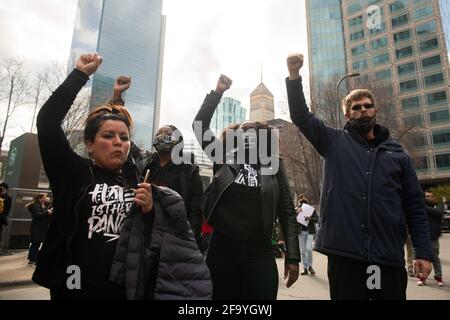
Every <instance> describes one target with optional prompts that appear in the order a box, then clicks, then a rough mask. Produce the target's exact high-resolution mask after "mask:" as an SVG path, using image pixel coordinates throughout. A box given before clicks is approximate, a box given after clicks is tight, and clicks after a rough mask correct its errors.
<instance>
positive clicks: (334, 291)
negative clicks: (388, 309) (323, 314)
mask: <svg viewBox="0 0 450 320" xmlns="http://www.w3.org/2000/svg"><path fill="white" fill-rule="evenodd" d="M373 265H374V264H373V263H368V262H363V261H358V260H355V259H350V258H345V257H341V256H335V255H329V256H328V280H329V284H330V297H331V300H406V285H407V281H408V279H407V278H408V276H407V273H406V270H405V268H404V267H389V266H382V265H377V266H378V267H379V270H380V274H379V275H380V277H379V280H380V281H379V289H377V288H374V289H369V286H370V285H369V286H368V282H369V283H370V284H372V285H373V284H374V283H375V282H374V281H372V280H373V279H374V275H375V272H374V271H373V270H370V269H369V270H368V268H369V266H373ZM368 280H369V281H368Z"/></svg>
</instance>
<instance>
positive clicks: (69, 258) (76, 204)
mask: <svg viewBox="0 0 450 320" xmlns="http://www.w3.org/2000/svg"><path fill="white" fill-rule="evenodd" d="M89 171H90V176H91V182H90V183H88V184H87V185H86V186H85V188H84V190H83V193H82V195H81V197H79V198H78V200H77V202H76V203H75V207H74V209H73V211H74V216H75V226H74V228H73V231H72V233H71V234H70V235H69V237H68V239H67V243H66V247H67V252H68V261H67V263H71V260H72V249H71V243H72V239H73V237H74V236H75V234H76V232H77V229H78V224H79V222H78V211H77V207H78V205H79V204H80V201H81V199H83V198H84V197H85V195H86V192H87V190H88V189H89V187H90V186H91V185H92V184H93V183H94V173H93V172H92V168H91V166H89Z"/></svg>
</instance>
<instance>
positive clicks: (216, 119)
mask: <svg viewBox="0 0 450 320" xmlns="http://www.w3.org/2000/svg"><path fill="white" fill-rule="evenodd" d="M246 116H247V110H246V109H245V108H244V107H242V106H241V102H240V101H239V100H236V99H233V98H230V97H223V98H222V100H220V103H219V105H218V106H217V109H216V111H215V112H214V114H213V117H212V120H211V129H212V130H213V131H214V132H215V133H216V134H217V135H220V134H221V133H222V131H223V129H225V128H227V127H228V126H229V125H230V124H233V123H241V122H243V121H245V118H246Z"/></svg>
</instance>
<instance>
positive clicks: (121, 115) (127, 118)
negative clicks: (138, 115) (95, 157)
mask: <svg viewBox="0 0 450 320" xmlns="http://www.w3.org/2000/svg"><path fill="white" fill-rule="evenodd" d="M106 120H116V121H122V122H123V123H125V125H126V126H127V128H128V131H129V133H130V135H131V130H132V129H133V120H132V119H131V115H130V113H129V112H128V110H127V109H125V108H124V107H123V106H120V105H110V104H106V105H101V106H98V107H97V108H95V110H93V111H91V112H90V113H89V115H88V117H87V119H86V126H85V127H84V141H85V142H93V141H94V140H95V136H96V135H97V132H98V130H99V129H100V127H101V126H102V124H103V123H104V122H105V121H106Z"/></svg>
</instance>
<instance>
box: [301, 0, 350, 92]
mask: <svg viewBox="0 0 450 320" xmlns="http://www.w3.org/2000/svg"><path fill="white" fill-rule="evenodd" d="M306 17H307V21H308V23H307V30H308V49H309V55H308V56H309V75H310V79H309V80H310V81H309V85H310V91H311V92H312V93H313V92H314V93H317V92H318V91H320V90H321V89H322V87H323V85H324V84H325V83H327V82H329V81H334V80H335V78H336V77H337V76H341V75H345V74H346V71H347V70H346V65H345V43H344V28H343V24H342V12H341V0H315V1H312V0H307V1H306Z"/></svg>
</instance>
